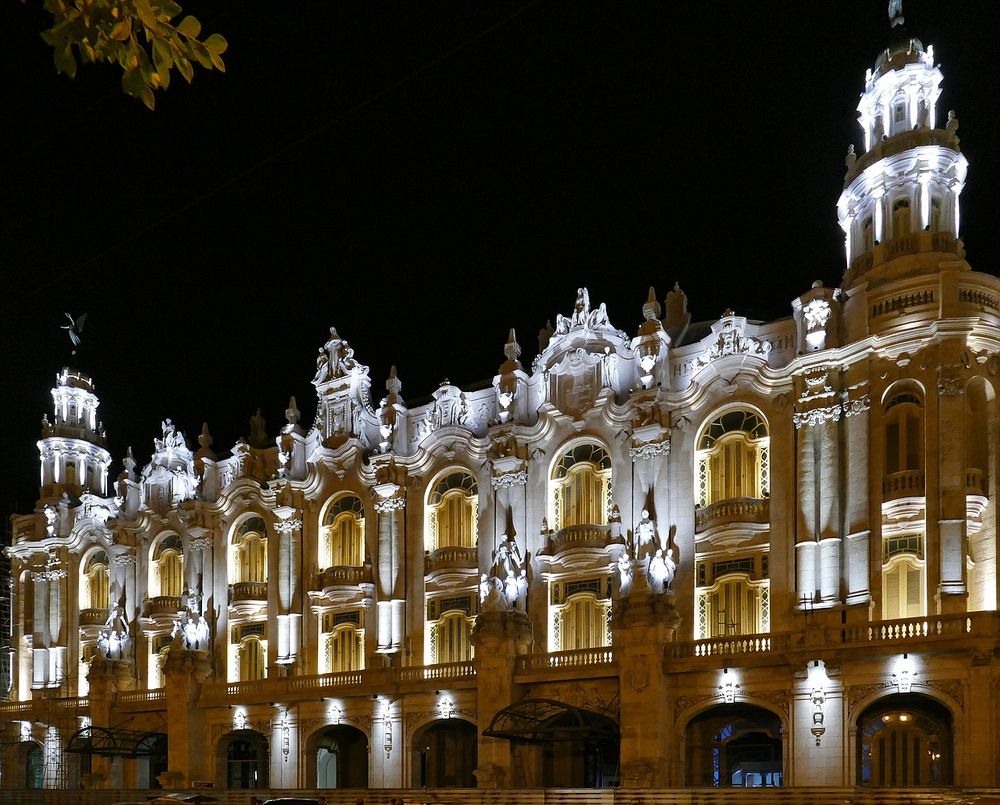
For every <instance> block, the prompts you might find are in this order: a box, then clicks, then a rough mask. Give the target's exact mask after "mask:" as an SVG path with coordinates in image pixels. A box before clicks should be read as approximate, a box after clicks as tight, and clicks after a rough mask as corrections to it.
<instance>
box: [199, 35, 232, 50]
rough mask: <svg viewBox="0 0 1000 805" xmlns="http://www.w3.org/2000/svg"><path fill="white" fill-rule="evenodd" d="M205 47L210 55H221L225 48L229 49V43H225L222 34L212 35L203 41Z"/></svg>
mask: <svg viewBox="0 0 1000 805" xmlns="http://www.w3.org/2000/svg"><path fill="white" fill-rule="evenodd" d="M205 47H207V48H208V49H209V51H210V52H211V53H217V54H222V53H225V52H226V48H228V47H229V43H228V42H227V41H226V37H224V36H223V35H222V34H212V35H211V36H210V37H208V39H206V40H205Z"/></svg>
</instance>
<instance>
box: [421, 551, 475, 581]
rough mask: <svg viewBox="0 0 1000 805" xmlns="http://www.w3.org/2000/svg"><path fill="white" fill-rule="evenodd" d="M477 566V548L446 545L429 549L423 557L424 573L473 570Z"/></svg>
mask: <svg viewBox="0 0 1000 805" xmlns="http://www.w3.org/2000/svg"><path fill="white" fill-rule="evenodd" d="M478 568H479V549H478V548H459V547H448V548H438V549H437V550H436V551H430V552H429V553H427V554H426V555H425V557H424V575H425V576H430V575H433V574H435V573H440V572H442V571H443V572H448V571H469V570H471V571H473V573H475V571H476V570H477V569H478Z"/></svg>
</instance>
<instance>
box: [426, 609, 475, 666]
mask: <svg viewBox="0 0 1000 805" xmlns="http://www.w3.org/2000/svg"><path fill="white" fill-rule="evenodd" d="M433 628H434V630H435V632H436V634H435V635H434V647H435V655H436V656H435V657H434V661H435V662H464V661H466V660H471V659H472V622H471V619H470V618H468V617H467V616H466V614H465V613H464V612H460V611H452V612H446V613H445V614H444V615H442V616H441V620H439V621H438V622H437V623H436V624H435V625H434V627H433Z"/></svg>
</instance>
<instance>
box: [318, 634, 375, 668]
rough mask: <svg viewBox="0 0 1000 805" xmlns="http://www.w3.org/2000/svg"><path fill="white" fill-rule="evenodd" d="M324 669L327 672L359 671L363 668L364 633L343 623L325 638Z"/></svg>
mask: <svg viewBox="0 0 1000 805" xmlns="http://www.w3.org/2000/svg"><path fill="white" fill-rule="evenodd" d="M326 667H327V669H328V671H329V672H331V673H337V672H338V671H361V670H363V669H364V667H365V643H364V631H362V630H361V629H358V628H357V627H356V626H355V625H354V624H352V623H345V624H342V625H340V626H338V627H337V628H336V629H334V630H333V633H332V634H330V635H328V636H327V638H326Z"/></svg>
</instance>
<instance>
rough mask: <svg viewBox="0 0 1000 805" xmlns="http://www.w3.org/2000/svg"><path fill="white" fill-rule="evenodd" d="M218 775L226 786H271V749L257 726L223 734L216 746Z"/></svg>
mask: <svg viewBox="0 0 1000 805" xmlns="http://www.w3.org/2000/svg"><path fill="white" fill-rule="evenodd" d="M215 756H216V777H217V778H218V779H220V780H221V781H222V784H223V786H224V787H225V788H268V787H269V784H270V774H269V766H270V753H269V751H268V742H267V738H266V737H265V736H264V735H261V734H260V733H259V732H256V731H255V730H236V731H235V732H230V733H229V734H227V735H223V736H222V738H221V739H220V740H219V745H218V746H217V747H216V755H215Z"/></svg>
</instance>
